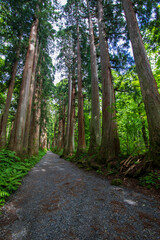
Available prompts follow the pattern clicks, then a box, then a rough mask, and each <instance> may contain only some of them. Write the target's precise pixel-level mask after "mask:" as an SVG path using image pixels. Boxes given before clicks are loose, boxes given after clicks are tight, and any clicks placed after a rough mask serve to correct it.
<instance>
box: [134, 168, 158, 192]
mask: <svg viewBox="0 0 160 240" xmlns="http://www.w3.org/2000/svg"><path fill="white" fill-rule="evenodd" d="M139 184H140V185H141V186H143V187H144V186H146V187H147V188H151V187H152V186H154V187H155V188H156V189H159V188H160V171H157V170H156V171H152V172H150V173H148V174H147V175H146V176H143V177H140V178H139Z"/></svg>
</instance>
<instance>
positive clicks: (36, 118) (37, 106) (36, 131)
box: [28, 72, 43, 155]
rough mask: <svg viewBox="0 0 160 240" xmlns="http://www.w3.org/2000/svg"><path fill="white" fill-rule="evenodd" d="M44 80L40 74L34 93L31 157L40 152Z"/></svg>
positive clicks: (30, 144) (29, 148)
mask: <svg viewBox="0 0 160 240" xmlns="http://www.w3.org/2000/svg"><path fill="white" fill-rule="evenodd" d="M42 82H43V81H42V78H41V77H40V72H39V74H38V78H37V81H36V87H35V92H34V104H33V111H32V118H31V125H30V134H29V145H28V152H29V155H37V154H38V151H39V145H40V143H39V139H40V118H41V95H42Z"/></svg>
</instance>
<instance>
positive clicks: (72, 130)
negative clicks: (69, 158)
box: [68, 73, 76, 154]
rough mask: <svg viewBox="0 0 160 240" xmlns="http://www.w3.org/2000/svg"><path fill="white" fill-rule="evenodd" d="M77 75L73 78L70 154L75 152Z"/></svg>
mask: <svg viewBox="0 0 160 240" xmlns="http://www.w3.org/2000/svg"><path fill="white" fill-rule="evenodd" d="M75 84H76V83H75V74H74V73H73V76H72V100H71V117H70V131H69V144H68V153H69V154H70V153H73V152H74V127H75V97H76V86H75Z"/></svg>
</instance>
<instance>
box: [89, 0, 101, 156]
mask: <svg viewBox="0 0 160 240" xmlns="http://www.w3.org/2000/svg"><path fill="white" fill-rule="evenodd" d="M87 7H88V12H89V18H88V21H89V35H90V53H91V94H92V102H91V103H92V105H91V106H92V111H91V125H90V131H91V133H90V147H89V152H94V151H95V150H96V147H98V146H100V143H101V126H100V106H99V87H98V74H97V60H96V58H97V56H96V48H95V43H94V32H93V23H92V19H91V14H90V9H89V2H88V0H87Z"/></svg>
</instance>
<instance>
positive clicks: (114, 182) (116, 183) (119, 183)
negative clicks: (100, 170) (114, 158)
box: [111, 178, 122, 186]
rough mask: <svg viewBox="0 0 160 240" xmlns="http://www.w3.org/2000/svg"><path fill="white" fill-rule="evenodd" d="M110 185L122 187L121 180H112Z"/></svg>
mask: <svg viewBox="0 0 160 240" xmlns="http://www.w3.org/2000/svg"><path fill="white" fill-rule="evenodd" d="M111 185H115V186H120V185H122V180H121V179H120V178H115V179H112V181H111Z"/></svg>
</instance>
